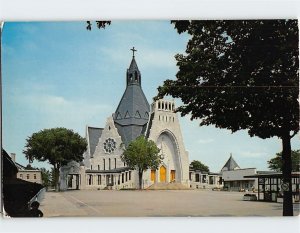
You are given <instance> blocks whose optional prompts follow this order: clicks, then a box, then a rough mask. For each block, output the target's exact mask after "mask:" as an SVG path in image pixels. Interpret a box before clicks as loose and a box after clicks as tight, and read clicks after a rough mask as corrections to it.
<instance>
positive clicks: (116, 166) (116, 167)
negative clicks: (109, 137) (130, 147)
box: [115, 158, 117, 169]
mask: <svg viewBox="0 0 300 233" xmlns="http://www.w3.org/2000/svg"><path fill="white" fill-rule="evenodd" d="M116 168H117V159H116V158H115V169H116Z"/></svg>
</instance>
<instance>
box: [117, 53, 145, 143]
mask: <svg viewBox="0 0 300 233" xmlns="http://www.w3.org/2000/svg"><path fill="white" fill-rule="evenodd" d="M149 112H150V105H149V103H148V101H147V99H146V96H145V94H144V92H143V90H142V87H141V74H140V71H139V70H138V67H137V64H136V61H135V59H134V57H133V58H132V61H131V64H130V66H129V69H128V70H127V86H126V89H125V92H124V94H123V96H122V98H121V100H120V103H119V105H118V107H117V109H116V111H115V113H114V115H113V118H114V122H115V125H116V127H117V129H118V132H119V134H120V136H121V137H122V140H123V142H124V143H125V145H128V144H129V143H130V142H131V141H132V140H134V139H136V138H137V137H138V136H140V135H141V134H142V133H144V131H145V128H146V125H147V123H148V120H149Z"/></svg>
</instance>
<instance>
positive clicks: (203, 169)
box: [190, 160, 209, 172]
mask: <svg viewBox="0 0 300 233" xmlns="http://www.w3.org/2000/svg"><path fill="white" fill-rule="evenodd" d="M190 166H191V167H192V169H194V170H200V171H201V172H209V167H208V166H206V165H205V164H203V163H201V162H200V161H198V160H193V161H192V162H191V164H190Z"/></svg>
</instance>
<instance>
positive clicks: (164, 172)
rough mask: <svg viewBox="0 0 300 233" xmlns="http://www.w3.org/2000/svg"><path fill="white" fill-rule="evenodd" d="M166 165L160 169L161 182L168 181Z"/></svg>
mask: <svg viewBox="0 0 300 233" xmlns="http://www.w3.org/2000/svg"><path fill="white" fill-rule="evenodd" d="M166 170H167V169H166V167H165V166H161V167H160V169H159V175H160V182H166Z"/></svg>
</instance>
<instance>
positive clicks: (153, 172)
mask: <svg viewBox="0 0 300 233" xmlns="http://www.w3.org/2000/svg"><path fill="white" fill-rule="evenodd" d="M155 178H156V171H155V170H151V181H153V182H155Z"/></svg>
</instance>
